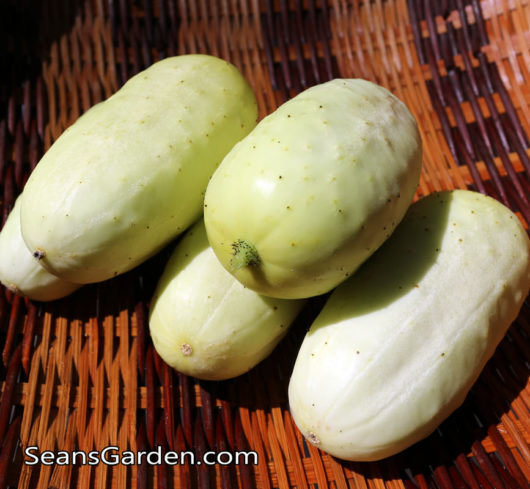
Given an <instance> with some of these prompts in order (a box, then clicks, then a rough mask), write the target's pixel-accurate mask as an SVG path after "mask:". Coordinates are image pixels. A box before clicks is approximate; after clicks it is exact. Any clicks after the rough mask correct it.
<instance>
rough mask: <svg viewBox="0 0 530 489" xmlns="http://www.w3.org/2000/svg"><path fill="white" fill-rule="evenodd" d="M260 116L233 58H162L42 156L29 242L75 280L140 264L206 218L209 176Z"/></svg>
mask: <svg viewBox="0 0 530 489" xmlns="http://www.w3.org/2000/svg"><path fill="white" fill-rule="evenodd" d="M256 117H257V105H256V101H255V98H254V95H253V93H252V90H251V88H250V87H249V85H248V83H247V82H246V81H245V79H244V78H243V77H242V75H241V74H240V73H239V72H238V71H237V69H236V68H235V67H234V66H232V65H231V64H229V63H227V62H226V61H223V60H221V59H218V58H215V57H212V56H206V55H186V56H177V57H173V58H167V59H165V60H162V61H160V62H158V63H155V64H154V65H152V66H151V67H150V68H148V69H147V70H145V71H143V72H141V73H139V74H138V75H136V76H135V77H133V78H131V79H130V80H129V81H128V82H127V83H126V84H125V85H124V86H123V87H122V88H121V89H120V90H119V91H118V92H117V93H116V94H114V95H113V96H112V97H110V98H109V99H108V100H106V101H105V102H102V103H100V104H98V105H96V106H94V107H93V108H91V109H90V110H89V111H87V112H86V113H85V114H84V115H83V116H82V117H80V118H79V119H78V121H77V122H76V123H74V124H73V125H72V126H71V127H70V128H69V129H67V130H66V131H65V132H64V134H63V135H61V136H60V137H59V138H58V139H57V141H56V142H55V143H54V144H53V146H52V147H51V148H50V149H49V150H48V152H47V153H46V154H45V155H44V157H43V158H42V160H41V161H40V162H39V164H38V165H37V167H36V168H35V170H34V171H33V173H32V174H31V176H30V178H29V180H28V182H27V185H26V187H25V189H24V193H23V200H22V208H21V225H22V234H23V237H24V241H25V242H26V244H27V246H28V247H29V249H30V250H33V251H34V252H36V254H37V255H39V256H42V259H41V263H42V265H43V266H44V267H46V268H47V269H49V270H50V271H52V272H53V273H55V274H56V275H58V276H60V277H62V278H64V279H67V280H70V281H72V282H79V283H89V282H98V281H101V280H105V279H108V278H111V277H113V276H115V275H118V274H120V273H123V272H125V271H127V270H129V269H131V268H133V267H134V266H136V265H138V264H139V263H140V262H142V261H143V260H145V259H146V258H148V257H149V256H151V255H152V254H154V253H155V252H156V251H157V250H159V249H160V248H161V247H162V246H163V245H164V244H166V243H167V242H168V241H169V240H170V239H172V238H173V237H174V236H176V235H177V234H179V233H180V232H182V231H184V230H185V229H186V228H187V227H188V226H189V225H190V224H191V223H192V222H194V221H195V220H196V219H197V218H198V217H199V216H200V214H201V210H202V203H203V198H204V192H205V190H206V185H207V183H208V180H209V178H210V177H211V175H212V173H213V172H214V170H215V168H216V167H217V166H218V165H219V163H220V162H221V160H222V159H223V157H224V156H225V155H226V154H227V153H228V151H229V150H230V149H231V148H232V146H233V145H234V144H235V143H236V142H237V141H238V140H240V139H241V138H243V137H244V136H245V135H246V134H247V133H248V132H249V131H250V130H251V129H252V128H253V127H254V126H255V124H256Z"/></svg>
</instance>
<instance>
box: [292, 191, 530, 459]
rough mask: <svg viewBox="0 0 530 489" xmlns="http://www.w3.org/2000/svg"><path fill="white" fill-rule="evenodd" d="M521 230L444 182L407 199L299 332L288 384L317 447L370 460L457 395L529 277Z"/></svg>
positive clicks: (439, 413)
mask: <svg viewBox="0 0 530 489" xmlns="http://www.w3.org/2000/svg"><path fill="white" fill-rule="evenodd" d="M529 246H530V244H529V240H528V237H527V235H526V232H525V230H524V229H523V227H522V226H521V223H520V222H519V220H518V218H517V217H516V216H515V215H514V214H513V213H512V212H511V211H510V210H509V209H508V208H506V207H504V206H503V205H502V204H500V203H499V202H497V201H496V200H494V199H492V198H490V197H486V196H484V195H482V194H478V193H474V192H470V191H464V190H460V191H458V190H456V191H452V192H451V191H447V192H441V193H437V194H433V195H430V196H428V197H426V198H424V199H422V200H420V201H418V202H417V203H416V204H414V205H413V206H411V208H410V210H409V212H408V213H407V215H406V217H405V219H404V220H403V222H402V223H401V224H400V226H399V227H398V228H397V229H396V231H395V232H394V234H393V235H392V237H391V238H390V239H389V240H388V241H387V242H386V243H385V244H384V245H383V246H382V247H381V249H380V250H379V251H377V252H376V254H375V255H374V256H373V257H372V258H370V260H368V261H367V262H366V263H365V265H363V267H361V268H360V270H359V271H358V273H356V274H355V275H354V276H353V277H352V278H351V279H349V280H348V281H347V282H345V283H344V284H342V285H340V286H339V287H338V288H337V290H336V291H335V292H333V294H332V295H331V297H330V299H329V301H328V303H327V304H326V305H325V307H324V309H323V310H322V311H321V313H320V315H319V316H318V317H317V319H316V321H315V322H314V324H313V325H312V326H311V328H310V330H309V332H308V333H307V335H306V337H305V339H304V341H303V343H302V347H301V349H300V352H299V355H298V357H297V359H296V363H295V367H294V371H293V374H292V377H291V380H290V385H289V402H290V407H291V412H292V415H293V418H294V420H295V422H296V424H297V425H298V427H299V428H300V430H301V431H302V433H303V434H304V435H305V436H306V437H307V439H308V440H309V441H310V442H312V443H313V444H315V445H316V446H317V447H319V448H321V449H322V450H325V451H327V452H329V453H331V454H333V455H335V456H337V457H340V458H343V459H348V460H359V461H361V460H377V459H380V458H383V457H387V456H389V455H392V454H394V453H396V452H399V451H400V450H403V449H404V448H406V447H408V446H409V445H411V444H413V443H415V442H416V441H418V440H420V439H421V438H423V437H425V436H427V435H429V434H430V433H431V432H432V431H434V429H435V428H436V427H437V426H438V424H439V423H440V422H441V421H442V420H444V419H445V418H446V417H447V416H448V415H449V414H450V413H451V412H453V411H454V410H455V409H456V408H457V407H458V406H459V405H460V404H461V403H462V402H463V400H464V398H465V396H466V394H467V393H468V391H469V389H470V388H471V386H472V384H473V383H474V382H475V380H476V379H477V377H478V375H479V373H480V371H481V370H482V368H483V367H484V365H485V363H486V361H487V360H488V359H489V358H490V357H491V355H492V354H493V352H494V350H495V348H496V346H497V344H498V343H499V342H500V340H501V339H502V337H503V336H504V334H505V333H506V330H507V329H508V327H509V326H510V324H511V323H512V321H513V320H514V319H515V318H516V316H517V313H518V311H519V309H520V307H521V305H522V303H523V300H524V299H525V297H526V295H527V294H528V290H529V287H530V260H529Z"/></svg>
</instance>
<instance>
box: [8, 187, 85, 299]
mask: <svg viewBox="0 0 530 489" xmlns="http://www.w3.org/2000/svg"><path fill="white" fill-rule="evenodd" d="M20 200H21V198H20V197H18V198H17V200H16V201H15V205H14V206H13V209H12V210H11V212H10V213H9V216H8V217H7V220H6V222H5V224H4V227H3V228H2V231H0V282H2V284H3V285H5V286H6V287H7V288H8V289H10V290H12V291H13V292H15V293H16V294H19V295H22V296H25V297H29V298H30V299H33V300H36V301H53V300H55V299H60V298H61V297H65V296H67V295H69V294H71V293H72V292H74V291H75V290H77V289H78V288H79V287H81V286H80V285H79V284H73V283H71V282H67V281H65V280H62V279H60V278H59V277H56V276H55V275H52V274H51V273H49V272H47V271H46V270H45V269H44V268H42V267H41V266H40V265H39V263H38V261H37V260H36V259H35V258H34V257H33V255H32V254H31V252H30V251H29V250H28V248H27V247H26V245H25V243H24V240H23V239H22V233H21V232H20Z"/></svg>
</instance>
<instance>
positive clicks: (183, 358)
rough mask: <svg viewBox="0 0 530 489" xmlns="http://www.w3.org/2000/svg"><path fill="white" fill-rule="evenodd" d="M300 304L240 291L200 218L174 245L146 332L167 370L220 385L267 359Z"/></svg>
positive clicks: (239, 286) (152, 306) (241, 287)
mask: <svg viewBox="0 0 530 489" xmlns="http://www.w3.org/2000/svg"><path fill="white" fill-rule="evenodd" d="M303 304H304V301H303V300H298V301H296V300H282V299H272V298H270V297H263V296H260V295H258V294H257V293H255V292H253V291H251V290H249V289H247V288H245V287H243V285H241V284H240V283H239V282H238V281H237V280H236V279H235V278H234V277H232V275H230V274H229V273H228V272H227V271H226V270H225V269H224V268H223V267H222V266H221V264H220V263H219V261H218V260H217V258H216V257H215V254H214V252H213V251H212V248H211V247H210V245H209V244H208V239H207V237H206V230H205V229H204V222H203V221H202V219H201V220H200V221H199V222H198V223H197V224H196V225H195V226H193V228H191V230H190V231H188V233H187V234H186V235H185V236H184V237H183V238H182V241H181V242H180V243H179V244H178V245H177V248H176V249H175V251H174V252H173V255H172V256H171V259H170V260H169V262H168V264H167V266H166V269H165V270H164V273H163V275H162V277H161V278H160V281H159V284H158V287H157V290H156V292H155V295H154V297H153V300H152V302H151V311H150V317H149V327H150V331H151V337H152V339H153V344H154V346H155V348H156V350H157V352H158V354H159V355H160V356H161V357H162V358H163V359H164V360H165V361H166V362H167V363H168V364H169V365H171V366H172V367H174V368H175V369H177V370H179V371H180V372H183V373H185V374H188V375H192V376H194V377H198V378H201V379H206V380H222V379H228V378H231V377H235V376H237V375H241V374H243V373H245V372H246V371H248V370H250V369H251V368H252V367H254V366H255V365H256V364H257V363H258V362H260V361H261V360H263V359H264V358H265V357H266V356H267V355H269V353H270V352H271V351H272V350H273V348H274V347H275V346H276V345H277V343H278V342H279V341H280V340H281V339H282V338H283V336H284V335H285V333H286V332H287V330H288V328H289V326H290V324H291V322H292V321H293V319H294V318H295V316H296V314H297V313H298V312H299V310H300V309H301V307H302V305H303Z"/></svg>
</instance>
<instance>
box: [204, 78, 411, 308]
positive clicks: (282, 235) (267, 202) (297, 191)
mask: <svg viewBox="0 0 530 489" xmlns="http://www.w3.org/2000/svg"><path fill="white" fill-rule="evenodd" d="M420 169H421V140H420V135H419V132H418V129H417V125H416V121H415V120H414V117H413V116H412V114H411V113H410V112H409V110H408V109H407V107H406V106H405V105H404V104H403V103H402V102H401V101H399V100H398V99H397V98H396V97H395V96H394V95H392V94H391V93H390V92H388V91H387V90H385V89H384V88H382V87H379V86H377V85H375V84H373V83H370V82H368V81H365V80H339V79H338V80H333V81H331V82H328V83H324V84H322V85H317V86H315V87H312V88H310V89H308V90H306V91H304V92H302V93H301V94H299V95H298V96H296V97H294V98H293V99H292V100H290V101H288V102H286V103H285V104H283V105H282V106H281V107H279V108H278V109H277V110H276V112H274V113H273V114H271V115H270V116H268V117H266V118H265V119H263V120H262V121H261V122H260V123H259V124H258V125H257V127H256V128H255V129H254V130H253V131H252V132H251V133H250V134H249V135H248V136H247V137H246V138H245V139H243V140H242V141H241V142H240V143H238V144H237V145H236V146H235V147H234V148H233V149H232V151H230V153H229V154H228V155H227V156H226V158H225V159H224V160H223V162H222V164H221V165H220V166H219V168H218V169H217V171H216V172H215V174H214V176H213V177H212V179H211V181H210V183H209V184H208V188H207V191H206V197H205V208H204V219H205V223H206V230H207V232H208V239H209V240H210V243H211V245H212V247H213V249H214V251H215V253H216V255H217V256H218V258H219V260H220V261H221V263H222V264H223V266H224V267H225V268H226V269H227V270H229V271H230V272H231V273H233V274H234V276H235V277H236V278H237V279H238V280H240V281H241V282H242V283H243V284H245V285H246V286H247V287H249V288H252V289H253V290H256V291H257V292H259V293H262V294H266V295H270V296H273V297H283V298H302V297H310V296H314V295H318V294H322V293H325V292H327V291H329V290H331V289H332V288H333V287H335V286H336V285H337V284H339V283H340V282H342V281H343V280H345V279H346V278H347V277H348V276H350V275H351V274H352V273H353V272H354V271H355V270H356V269H357V267H358V266H359V265H360V264H361V263H362V262H363V261H364V260H366V258H368V257H369V256H370V255H371V254H372V253H373V252H374V251H375V250H376V249H377V248H378V247H379V246H380V245H381V243H382V242H383V241H384V240H385V239H387V238H388V236H389V235H390V234H391V233H392V231H393V229H394V228H395V226H396V225H397V224H398V223H399V221H400V220H401V219H402V217H403V215H404V214H405V211H406V209H407V208H408V206H409V205H410V203H411V201H412V198H413V195H414V192H415V190H416V187H417V184H418V181H419V175H420Z"/></svg>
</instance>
